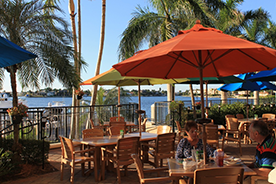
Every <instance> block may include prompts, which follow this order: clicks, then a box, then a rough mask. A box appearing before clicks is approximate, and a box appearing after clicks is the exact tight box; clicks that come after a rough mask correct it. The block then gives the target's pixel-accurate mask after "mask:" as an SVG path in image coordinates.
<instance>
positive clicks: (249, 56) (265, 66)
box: [237, 49, 270, 70]
mask: <svg viewBox="0 0 276 184" xmlns="http://www.w3.org/2000/svg"><path fill="white" fill-rule="evenodd" d="M237 50H238V51H240V52H241V53H243V54H244V55H246V56H247V57H250V58H251V59H253V60H255V61H256V62H258V63H259V64H261V65H263V66H264V67H266V68H267V69H268V70H269V69H270V68H269V67H268V66H266V65H265V64H263V63H262V62H260V61H258V60H257V59H255V58H253V57H252V56H250V55H249V54H247V53H245V52H243V51H242V50H240V49H237Z"/></svg>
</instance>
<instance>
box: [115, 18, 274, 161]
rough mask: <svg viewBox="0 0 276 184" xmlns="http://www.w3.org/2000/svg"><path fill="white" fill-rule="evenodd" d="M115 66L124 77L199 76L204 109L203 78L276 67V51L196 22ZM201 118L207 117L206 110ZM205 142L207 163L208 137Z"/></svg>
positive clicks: (164, 77)
mask: <svg viewBox="0 0 276 184" xmlns="http://www.w3.org/2000/svg"><path fill="white" fill-rule="evenodd" d="M113 67H114V68H115V69H116V70H118V71H119V72H120V73H121V75H123V76H139V77H153V78H163V79H170V78H185V77H189V78H194V77H199V78H200V92H201V109H204V99H203V77H224V76H230V75H234V74H240V73H246V72H254V71H261V70H269V69H272V68H275V67H276V50H274V49H271V48H268V47H265V46H263V45H259V44H256V43H253V42H250V41H247V40H244V39H240V38H237V37H233V36H230V35H227V34H223V32H222V31H220V30H217V29H214V28H206V27H203V26H202V25H201V24H200V21H197V22H196V24H195V25H194V26H193V28H191V29H189V30H185V31H179V32H178V35H177V36H175V37H173V38H171V39H169V40H167V41H164V42H162V43H160V44H158V45H156V46H153V47H151V48H150V49H148V50H145V51H143V52H141V53H138V54H136V55H134V56H132V57H130V58H128V59H126V60H124V61H122V62H120V63H118V64H115V65H113ZM201 117H202V118H203V119H204V118H205V117H204V111H203V110H202V111H201ZM203 121H205V120H202V122H203ZM203 131H205V129H204V128H203ZM203 133H204V134H205V132H203ZM203 145H204V149H203V152H204V163H206V147H205V145H206V140H205V139H204V140H203Z"/></svg>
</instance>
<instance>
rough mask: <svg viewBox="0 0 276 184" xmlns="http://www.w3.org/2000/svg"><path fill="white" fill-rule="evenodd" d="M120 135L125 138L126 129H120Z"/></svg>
mask: <svg viewBox="0 0 276 184" xmlns="http://www.w3.org/2000/svg"><path fill="white" fill-rule="evenodd" d="M120 137H121V138H124V130H120Z"/></svg>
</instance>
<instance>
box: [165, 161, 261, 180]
mask: <svg viewBox="0 0 276 184" xmlns="http://www.w3.org/2000/svg"><path fill="white" fill-rule="evenodd" d="M167 160H168V167H169V175H170V176H171V177H182V176H188V177H194V171H195V170H196V169H204V168H216V167H218V166H217V164H216V163H215V162H209V163H208V164H206V165H204V164H203V163H201V164H199V165H198V166H196V165H194V166H192V167H188V168H186V169H184V168H183V164H182V163H180V162H179V161H178V160H177V159H175V158H168V159H167ZM223 167H231V165H230V166H227V165H224V166H223ZM233 167H243V168H244V175H245V176H248V175H256V174H257V173H256V172H255V171H253V170H252V169H250V168H249V167H247V166H246V165H245V164H241V165H237V166H236V165H235V166H233Z"/></svg>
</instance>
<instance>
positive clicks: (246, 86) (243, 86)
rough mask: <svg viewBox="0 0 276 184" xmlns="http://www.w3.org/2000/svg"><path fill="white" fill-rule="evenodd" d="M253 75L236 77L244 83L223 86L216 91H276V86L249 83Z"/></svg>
mask: <svg viewBox="0 0 276 184" xmlns="http://www.w3.org/2000/svg"><path fill="white" fill-rule="evenodd" d="M254 75H255V74H254V73H246V74H240V75H238V78H241V79H242V80H244V82H239V83H231V84H225V85H223V86H221V87H220V88H218V90H220V91H245V90H248V91H259V90H266V89H272V90H276V86H275V85H274V84H272V83H270V82H266V81H255V82H252V81H250V80H249V78H252V76H254Z"/></svg>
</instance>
